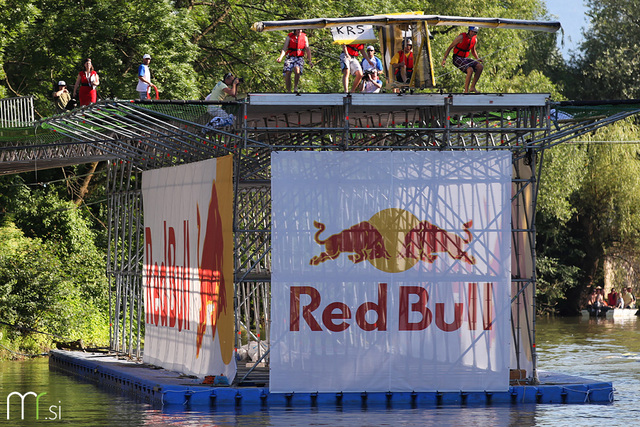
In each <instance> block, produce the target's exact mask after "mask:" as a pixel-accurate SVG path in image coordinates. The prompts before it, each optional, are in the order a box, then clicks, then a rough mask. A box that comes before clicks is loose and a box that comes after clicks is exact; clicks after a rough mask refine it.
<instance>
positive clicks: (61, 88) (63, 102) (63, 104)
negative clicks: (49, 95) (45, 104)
mask: <svg viewBox="0 0 640 427" xmlns="http://www.w3.org/2000/svg"><path fill="white" fill-rule="evenodd" d="M56 87H57V89H56V90H54V91H53V103H54V104H55V106H56V113H58V114H60V113H64V112H65V111H66V110H67V105H68V104H69V101H71V94H70V93H69V91H68V90H67V83H66V82H65V81H64V80H60V81H59V82H58V85H57V86H56Z"/></svg>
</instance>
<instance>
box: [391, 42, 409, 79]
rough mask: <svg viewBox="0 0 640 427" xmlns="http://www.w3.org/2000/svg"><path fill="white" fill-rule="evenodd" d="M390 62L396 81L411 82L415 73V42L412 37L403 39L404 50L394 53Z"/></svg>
mask: <svg viewBox="0 0 640 427" xmlns="http://www.w3.org/2000/svg"><path fill="white" fill-rule="evenodd" d="M390 64H391V68H392V69H393V74H394V75H395V76H396V81H398V82H400V83H405V84H409V82H410V81H411V75H412V74H413V42H412V41H411V39H405V40H403V41H402V50H400V51H399V52H398V53H396V54H395V55H393V58H391V61H390Z"/></svg>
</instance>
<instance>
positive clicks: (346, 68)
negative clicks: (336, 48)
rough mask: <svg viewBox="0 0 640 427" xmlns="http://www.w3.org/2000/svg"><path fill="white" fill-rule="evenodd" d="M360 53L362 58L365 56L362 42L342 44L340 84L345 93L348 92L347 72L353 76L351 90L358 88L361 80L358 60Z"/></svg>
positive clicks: (360, 68)
mask: <svg viewBox="0 0 640 427" xmlns="http://www.w3.org/2000/svg"><path fill="white" fill-rule="evenodd" d="M360 54H362V57H363V58H366V57H367V56H366V55H365V52H364V44H344V45H342V53H341V54H340V68H341V69H342V86H343V87H344V92H345V93H349V74H351V75H352V76H354V78H353V86H352V89H351V92H355V91H356V90H357V89H358V86H359V85H360V81H361V80H362V67H361V66H360V62H359V61H358V56H360Z"/></svg>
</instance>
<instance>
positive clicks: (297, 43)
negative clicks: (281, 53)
mask: <svg viewBox="0 0 640 427" xmlns="http://www.w3.org/2000/svg"><path fill="white" fill-rule="evenodd" d="M306 45H307V35H306V34H305V33H303V32H302V31H301V32H300V35H299V36H298V37H296V35H295V33H289V48H288V49H287V56H304V48H305V47H306Z"/></svg>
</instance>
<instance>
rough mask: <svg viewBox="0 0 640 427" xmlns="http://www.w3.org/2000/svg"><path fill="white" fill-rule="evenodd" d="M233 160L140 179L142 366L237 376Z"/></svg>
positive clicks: (183, 167) (164, 171)
mask: <svg viewBox="0 0 640 427" xmlns="http://www.w3.org/2000/svg"><path fill="white" fill-rule="evenodd" d="M232 170H233V160H232V157H231V156H226V157H221V158H218V159H212V160H207V161H203V162H198V163H191V164H188V165H181V166H175V167H171V168H163V169H156V170H150V171H146V172H143V174H142V196H143V203H144V206H143V208H144V230H145V232H144V267H143V293H144V308H145V313H144V320H145V336H144V357H143V361H144V362H145V363H150V364H153V365H157V366H162V367H164V368H166V369H170V370H174V371H178V372H183V373H185V374H189V375H197V376H205V375H221V374H224V375H225V376H226V377H227V378H229V380H233V378H234V377H235V373H236V364H235V358H234V357H233V352H234V308H233V228H232V223H233V184H232Z"/></svg>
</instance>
